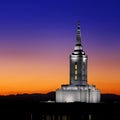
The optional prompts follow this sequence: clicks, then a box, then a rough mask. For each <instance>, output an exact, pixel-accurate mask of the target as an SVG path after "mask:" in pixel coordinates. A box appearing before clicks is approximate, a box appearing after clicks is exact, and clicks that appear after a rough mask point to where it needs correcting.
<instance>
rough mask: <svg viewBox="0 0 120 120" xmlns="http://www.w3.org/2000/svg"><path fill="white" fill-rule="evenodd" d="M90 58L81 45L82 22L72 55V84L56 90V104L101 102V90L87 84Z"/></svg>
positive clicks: (78, 28)
mask: <svg viewBox="0 0 120 120" xmlns="http://www.w3.org/2000/svg"><path fill="white" fill-rule="evenodd" d="M87 62H88V56H87V55H86V53H85V51H84V50H83V46H82V43H81V31H80V22H78V27H77V34H76V44H75V47H74V51H73V52H72V54H71V55H70V83H69V84H68V85H62V86H61V88H60V89H57V90H56V102H86V103H98V102H100V90H98V89H96V87H95V85H89V84H88V82H87Z"/></svg>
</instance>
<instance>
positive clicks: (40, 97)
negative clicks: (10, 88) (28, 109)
mask: <svg viewBox="0 0 120 120" xmlns="http://www.w3.org/2000/svg"><path fill="white" fill-rule="evenodd" d="M48 100H51V101H53V100H55V92H49V93H47V94H40V93H34V94H17V95H7V96H0V102H6V101H7V102H14V101H18V102H20V101H21V102H22V101H24V102H25V101H26V102H39V101H48Z"/></svg>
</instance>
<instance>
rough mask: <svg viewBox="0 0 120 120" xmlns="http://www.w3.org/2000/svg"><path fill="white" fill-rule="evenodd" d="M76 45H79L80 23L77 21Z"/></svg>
mask: <svg viewBox="0 0 120 120" xmlns="http://www.w3.org/2000/svg"><path fill="white" fill-rule="evenodd" d="M76 44H81V33H80V21H78V26H77V35H76Z"/></svg>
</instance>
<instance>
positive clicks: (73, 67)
mask: <svg viewBox="0 0 120 120" xmlns="http://www.w3.org/2000/svg"><path fill="white" fill-rule="evenodd" d="M87 61H88V56H87V55H86V53H85V52H84V50H83V47H82V43H81V32H80V22H78V27H77V34H76V44H75V47H74V51H73V52H72V54H71V55H70V84H71V85H87Z"/></svg>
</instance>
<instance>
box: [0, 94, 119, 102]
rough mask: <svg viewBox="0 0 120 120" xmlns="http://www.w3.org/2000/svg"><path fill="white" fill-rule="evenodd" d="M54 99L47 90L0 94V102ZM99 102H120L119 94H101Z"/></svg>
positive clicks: (53, 95)
mask: <svg viewBox="0 0 120 120" xmlns="http://www.w3.org/2000/svg"><path fill="white" fill-rule="evenodd" d="M48 100H51V101H55V92H49V93H47V94H40V93H34V94H17V95H7V96H0V102H2V101H4V102H5V101H7V102H8V101H10V102H11V101H13V102H14V101H27V102H39V101H48ZM101 102H120V95H116V94H102V95H101Z"/></svg>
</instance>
